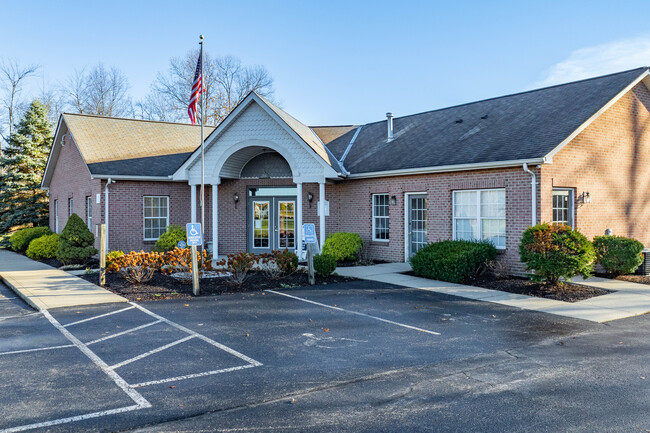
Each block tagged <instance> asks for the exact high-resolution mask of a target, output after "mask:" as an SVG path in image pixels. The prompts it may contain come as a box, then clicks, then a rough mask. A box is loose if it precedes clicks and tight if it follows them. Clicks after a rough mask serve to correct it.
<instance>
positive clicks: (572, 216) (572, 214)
mask: <svg viewBox="0 0 650 433" xmlns="http://www.w3.org/2000/svg"><path fill="white" fill-rule="evenodd" d="M555 191H568V193H569V221H568V222H567V223H568V225H570V226H571V228H573V229H575V228H576V225H575V224H576V201H575V200H576V199H575V194H576V192H575V188H553V191H552V192H551V221H552V222H556V221H555V219H554V218H553V211H554V210H555V206H554V205H553V193H554V192H555Z"/></svg>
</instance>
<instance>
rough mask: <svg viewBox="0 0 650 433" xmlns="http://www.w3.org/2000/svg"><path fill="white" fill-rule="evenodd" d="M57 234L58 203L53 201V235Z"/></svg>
mask: <svg viewBox="0 0 650 433" xmlns="http://www.w3.org/2000/svg"><path fill="white" fill-rule="evenodd" d="M58 232H59V201H58V200H54V233H58Z"/></svg>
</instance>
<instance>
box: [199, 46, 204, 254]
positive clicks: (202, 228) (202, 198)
mask: <svg viewBox="0 0 650 433" xmlns="http://www.w3.org/2000/svg"><path fill="white" fill-rule="evenodd" d="M200 38H201V41H200V42H199V45H201V236H203V238H202V239H201V248H202V249H205V243H204V239H205V235H204V233H205V149H204V147H203V118H204V117H205V111H206V110H205V97H204V94H205V79H204V78H205V76H204V75H203V67H204V64H203V35H201V36H200ZM201 257H203V254H201Z"/></svg>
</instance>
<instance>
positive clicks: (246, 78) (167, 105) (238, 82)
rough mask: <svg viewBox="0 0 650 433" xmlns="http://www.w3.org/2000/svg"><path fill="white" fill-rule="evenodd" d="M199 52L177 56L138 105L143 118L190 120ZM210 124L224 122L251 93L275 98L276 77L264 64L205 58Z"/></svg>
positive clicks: (234, 59)
mask: <svg viewBox="0 0 650 433" xmlns="http://www.w3.org/2000/svg"><path fill="white" fill-rule="evenodd" d="M198 55H199V52H198V50H196V51H191V52H188V53H187V55H186V56H185V57H173V58H171V59H170V61H169V69H168V70H167V72H166V73H159V74H158V76H157V77H156V80H155V81H154V83H153V84H152V86H151V92H150V94H149V95H147V97H146V98H145V100H143V101H141V102H139V103H138V104H137V106H138V107H139V108H140V110H141V117H142V118H145V119H152V120H168V121H187V120H188V116H187V105H188V102H189V99H190V91H191V87H192V81H193V79H194V72H195V69H196V62H197V59H198ZM203 57H204V58H203V61H204V63H203V77H204V81H205V83H204V89H205V91H204V94H203V95H204V101H205V109H206V122H205V123H206V124H208V125H216V124H218V123H219V122H221V121H222V120H223V119H224V118H225V117H226V116H227V115H228V113H230V111H232V109H233V108H235V107H236V106H237V104H239V103H240V102H241V101H242V100H243V99H244V98H245V97H246V95H248V93H250V92H251V91H256V92H258V93H259V94H261V95H262V96H267V97H270V96H272V95H273V78H271V76H270V74H269V72H268V71H267V70H266V68H264V67H263V66H260V65H252V66H245V65H243V64H242V63H241V61H240V60H239V59H238V58H236V57H233V56H224V57H216V58H212V57H211V56H210V55H209V54H207V53H204V56H203Z"/></svg>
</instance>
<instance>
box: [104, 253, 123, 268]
mask: <svg viewBox="0 0 650 433" xmlns="http://www.w3.org/2000/svg"><path fill="white" fill-rule="evenodd" d="M122 256H124V251H120V250H115V251H109V252H108V254H106V268H107V269H110V268H111V264H113V263H114V262H115V260H117V259H119V258H120V257H122Z"/></svg>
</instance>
